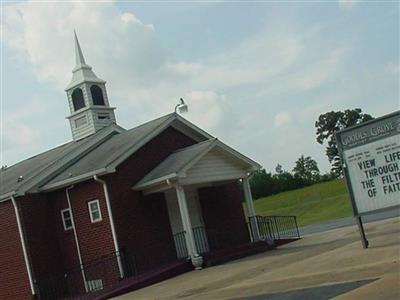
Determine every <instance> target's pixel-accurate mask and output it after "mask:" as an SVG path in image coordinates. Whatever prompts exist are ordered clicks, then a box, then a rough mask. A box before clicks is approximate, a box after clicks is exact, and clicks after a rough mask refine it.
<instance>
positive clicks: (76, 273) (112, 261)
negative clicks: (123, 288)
mask: <svg viewBox="0 0 400 300" xmlns="http://www.w3.org/2000/svg"><path fill="white" fill-rule="evenodd" d="M119 265H121V267H122V270H123V272H124V273H125V274H130V275H132V274H133V273H134V272H135V271H134V270H132V269H130V264H128V263H127V261H126V257H125V255H124V254H123V252H119V253H116V252H114V253H111V254H109V255H106V256H103V257H101V258H99V259H96V260H93V261H91V262H89V263H86V264H84V265H82V266H78V267H76V268H73V269H70V270H68V271H66V272H64V274H54V275H53V276H50V277H48V278H46V279H43V280H40V281H39V282H37V286H36V288H37V291H38V294H39V299H63V298H70V297H75V296H78V295H82V294H85V293H89V292H95V291H98V290H102V289H104V288H105V287H107V286H111V285H113V284H115V283H117V282H119V281H120V280H121V274H120V269H119Z"/></svg>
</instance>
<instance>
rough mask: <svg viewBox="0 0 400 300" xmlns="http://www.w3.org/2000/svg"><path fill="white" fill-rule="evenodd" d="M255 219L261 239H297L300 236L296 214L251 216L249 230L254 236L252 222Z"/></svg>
mask: <svg viewBox="0 0 400 300" xmlns="http://www.w3.org/2000/svg"><path fill="white" fill-rule="evenodd" d="M253 219H255V221H256V222H253V223H257V226H258V233H259V235H260V239H263V240H265V239H273V240H281V239H293V238H295V239H297V238H300V232H299V228H298V225H297V217H296V216H254V217H250V218H249V223H248V224H249V232H250V234H251V236H252V238H253V239H254V237H253V231H252V230H251V226H250V224H251V223H252V220H253Z"/></svg>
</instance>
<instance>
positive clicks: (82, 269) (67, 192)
mask: <svg viewBox="0 0 400 300" xmlns="http://www.w3.org/2000/svg"><path fill="white" fill-rule="evenodd" d="M73 188H74V186H73V185H71V186H69V187H67V188H66V189H65V195H66V196H67V202H68V208H69V211H70V213H71V222H72V230H73V231H74V237H75V246H76V251H77V252H78V259H79V266H80V269H81V274H82V280H83V285H84V286H85V290H86V292H87V284H86V275H85V270H84V268H83V262H82V256H81V249H80V247H79V240H78V234H77V232H76V227H75V219H74V213H73V212H72V206H71V199H70V197H69V190H71V189H73Z"/></svg>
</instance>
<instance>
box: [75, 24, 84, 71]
mask: <svg viewBox="0 0 400 300" xmlns="http://www.w3.org/2000/svg"><path fill="white" fill-rule="evenodd" d="M74 36H75V60H76V66H75V68H78V67H79V66H81V65H86V62H85V58H84V57H83V53H82V49H81V46H80V45H79V41H78V37H77V35H76V31H75V29H74Z"/></svg>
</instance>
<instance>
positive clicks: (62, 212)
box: [60, 208, 74, 231]
mask: <svg viewBox="0 0 400 300" xmlns="http://www.w3.org/2000/svg"><path fill="white" fill-rule="evenodd" d="M65 211H68V212H69V218H70V221H71V226H70V227H67V224H66V223H65V217H64V212H65ZM60 213H61V219H62V223H63V227H64V231H68V230H71V229H72V228H73V227H74V225H73V224H72V215H71V210H70V209H69V208H64V209H62V210H61V212H60Z"/></svg>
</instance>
